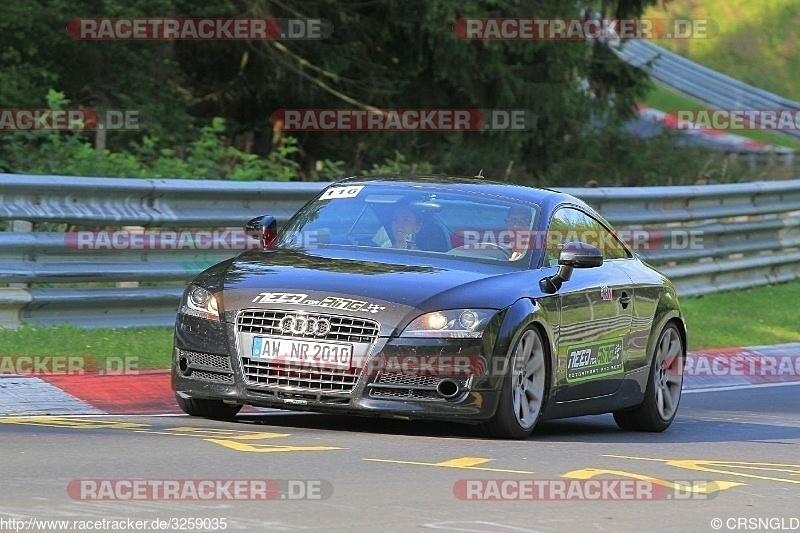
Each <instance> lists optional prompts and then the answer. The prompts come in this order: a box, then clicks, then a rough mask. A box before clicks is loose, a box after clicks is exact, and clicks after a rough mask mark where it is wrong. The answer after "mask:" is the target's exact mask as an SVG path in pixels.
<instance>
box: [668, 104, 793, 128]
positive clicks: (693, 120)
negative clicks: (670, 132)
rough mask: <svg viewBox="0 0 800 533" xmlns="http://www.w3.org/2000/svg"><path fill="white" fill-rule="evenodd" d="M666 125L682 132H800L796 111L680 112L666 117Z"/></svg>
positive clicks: (736, 110) (728, 110) (671, 112)
mask: <svg viewBox="0 0 800 533" xmlns="http://www.w3.org/2000/svg"><path fill="white" fill-rule="evenodd" d="M664 123H665V124H666V125H667V126H669V127H674V128H676V129H679V130H702V129H715V130H734V131H744V130H767V131H775V130H777V131H798V130H800V111H798V110H796V109H678V110H672V111H669V112H667V113H666V114H665V115H664Z"/></svg>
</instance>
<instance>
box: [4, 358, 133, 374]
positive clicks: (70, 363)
mask: <svg viewBox="0 0 800 533" xmlns="http://www.w3.org/2000/svg"><path fill="white" fill-rule="evenodd" d="M0 374H15V375H19V376H39V375H51V374H66V375H76V376H80V375H83V374H98V375H109V374H139V358H138V357H136V356H126V357H122V356H108V357H94V356H87V355H4V356H2V357H0Z"/></svg>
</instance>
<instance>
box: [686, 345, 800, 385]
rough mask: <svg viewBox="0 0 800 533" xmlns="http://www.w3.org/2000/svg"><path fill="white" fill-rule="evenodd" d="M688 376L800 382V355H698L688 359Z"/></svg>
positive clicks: (726, 352) (744, 352)
mask: <svg viewBox="0 0 800 533" xmlns="http://www.w3.org/2000/svg"><path fill="white" fill-rule="evenodd" d="M683 374H684V376H694V377H702V378H730V377H747V378H757V381H760V382H776V381H800V353H783V354H778V353H776V354H772V353H760V352H758V351H754V350H747V349H741V348H736V349H731V350H719V351H710V352H695V353H692V354H691V357H688V358H687V359H686V363H685V364H684V367H683Z"/></svg>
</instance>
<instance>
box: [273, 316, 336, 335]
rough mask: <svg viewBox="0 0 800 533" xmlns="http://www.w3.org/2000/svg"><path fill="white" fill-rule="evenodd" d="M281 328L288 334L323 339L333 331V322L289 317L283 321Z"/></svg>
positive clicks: (325, 319)
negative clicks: (313, 336)
mask: <svg viewBox="0 0 800 533" xmlns="http://www.w3.org/2000/svg"><path fill="white" fill-rule="evenodd" d="M279 327H280V328H281V332H282V333H286V334H294V335H315V336H317V337H322V336H323V335H325V334H326V333H328V332H329V331H330V330H331V322H330V320H328V319H327V318H313V317H307V316H301V315H287V316H285V317H283V318H282V319H281V321H280V324H279Z"/></svg>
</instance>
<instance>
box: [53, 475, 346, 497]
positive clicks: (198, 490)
mask: <svg viewBox="0 0 800 533" xmlns="http://www.w3.org/2000/svg"><path fill="white" fill-rule="evenodd" d="M67 495H68V496H69V497H70V498H71V499H73V500H83V501H86V500H97V501H114V500H121V501H131V500H134V501H135V500H141V501H151V500H159V501H160V500H173V501H174V500H178V501H185V500H189V501H194V500H201V501H211V500H256V501H258V500H260V501H268V500H327V499H328V498H330V497H331V496H333V484H331V482H330V481H327V480H324V479H73V480H72V481H70V482H69V484H68V485H67Z"/></svg>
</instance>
